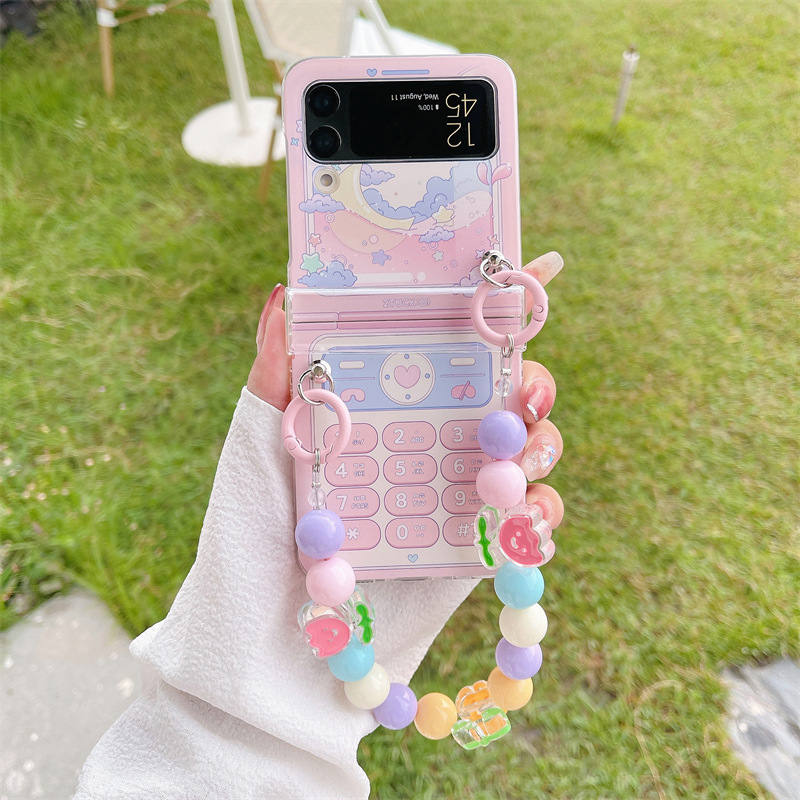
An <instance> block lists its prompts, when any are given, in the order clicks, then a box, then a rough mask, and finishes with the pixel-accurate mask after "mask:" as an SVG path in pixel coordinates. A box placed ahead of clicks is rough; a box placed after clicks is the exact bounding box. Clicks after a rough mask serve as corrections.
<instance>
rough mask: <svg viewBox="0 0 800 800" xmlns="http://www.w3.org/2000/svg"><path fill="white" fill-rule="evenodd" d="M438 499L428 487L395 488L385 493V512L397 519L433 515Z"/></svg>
mask: <svg viewBox="0 0 800 800" xmlns="http://www.w3.org/2000/svg"><path fill="white" fill-rule="evenodd" d="M438 505H439V497H438V495H437V494H436V492H435V490H434V489H432V488H431V487H430V486H397V487H393V488H391V489H389V491H388V492H386V510H387V511H388V512H389V513H390V514H394V515H395V516H397V517H411V516H415V515H417V514H421V515H427V514H431V513H433V511H434V509H435V508H436V506H438Z"/></svg>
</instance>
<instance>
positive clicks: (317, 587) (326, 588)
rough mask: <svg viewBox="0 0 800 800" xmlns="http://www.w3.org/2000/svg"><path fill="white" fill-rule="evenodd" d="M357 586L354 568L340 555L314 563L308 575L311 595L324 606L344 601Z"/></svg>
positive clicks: (336, 604) (309, 593)
mask: <svg viewBox="0 0 800 800" xmlns="http://www.w3.org/2000/svg"><path fill="white" fill-rule="evenodd" d="M355 588H356V575H355V573H354V572H353V568H352V567H351V566H350V565H349V564H348V563H347V562H346V561H345V560H344V559H343V558H339V557H338V556H334V557H333V558H326V559H325V560H324V561H317V562H316V563H315V564H312V565H311V567H310V568H309V570H308V574H307V575H306V589H308V595H309V597H310V598H311V599H312V600H313V601H314V602H315V603H319V604H320V605H322V606H338V605H341V604H342V603H344V602H345V601H346V600H347V598H348V597H350V595H351V594H353V589H355Z"/></svg>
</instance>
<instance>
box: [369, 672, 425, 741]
mask: <svg viewBox="0 0 800 800" xmlns="http://www.w3.org/2000/svg"><path fill="white" fill-rule="evenodd" d="M372 713H373V714H374V715H375V719H376V720H378V722H379V723H380V724H381V725H383V727H384V728H389V730H392V731H399V730H400V729H401V728H405V727H406V725H410V724H411V723H412V722H413V720H414V717H415V716H416V714H417V698H416V695H415V694H414V692H412V691H411V689H409V688H408V686H404V685H403V684H402V683H392V684H390V685H389V696H388V697H387V698H386V699H385V700H384V701H383V702H382V703H381V704H380V705H379V706H378V707H377V708H373V709H372Z"/></svg>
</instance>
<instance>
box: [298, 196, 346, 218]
mask: <svg viewBox="0 0 800 800" xmlns="http://www.w3.org/2000/svg"><path fill="white" fill-rule="evenodd" d="M299 208H300V210H301V211H305V212H306V214H313V213H314V212H315V211H320V212H322V213H323V214H327V213H330V212H331V211H341V210H342V209H343V208H344V203H340V202H339V201H338V200H334V199H333V198H332V197H327V196H326V195H324V194H315V195H313V197H312V198H311V199H310V200H304V201H303V202H302V203H300V206H299Z"/></svg>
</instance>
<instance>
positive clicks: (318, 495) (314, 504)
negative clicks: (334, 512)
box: [308, 486, 325, 509]
mask: <svg viewBox="0 0 800 800" xmlns="http://www.w3.org/2000/svg"><path fill="white" fill-rule="evenodd" d="M308 502H309V505H310V506H311V508H315V509H320V508H325V492H323V491H322V489H320V487H319V486H316V487H315V488H313V489H312V490H311V491H310V492H309V493H308Z"/></svg>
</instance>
